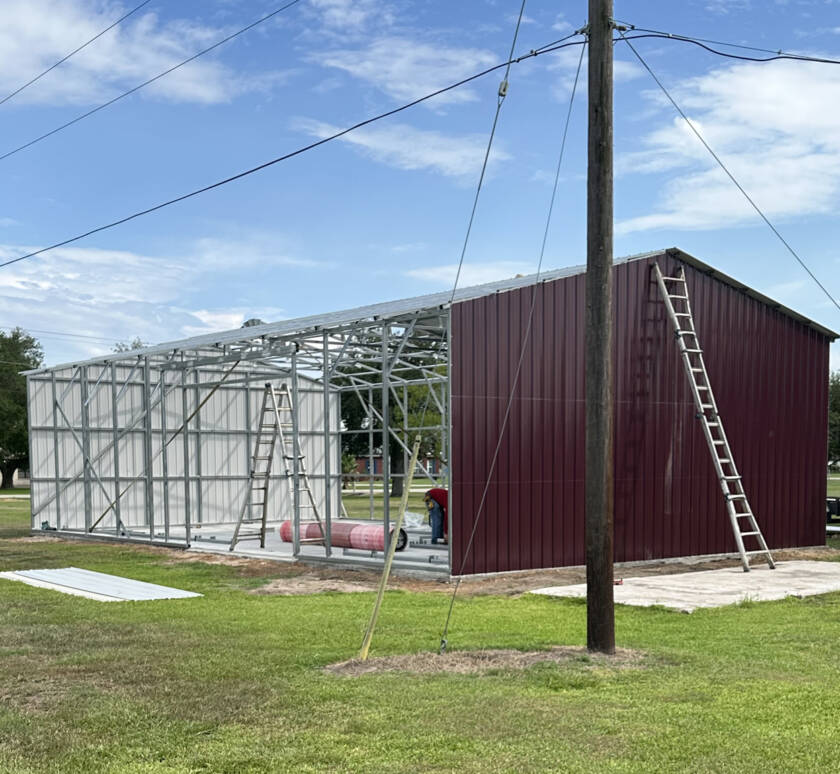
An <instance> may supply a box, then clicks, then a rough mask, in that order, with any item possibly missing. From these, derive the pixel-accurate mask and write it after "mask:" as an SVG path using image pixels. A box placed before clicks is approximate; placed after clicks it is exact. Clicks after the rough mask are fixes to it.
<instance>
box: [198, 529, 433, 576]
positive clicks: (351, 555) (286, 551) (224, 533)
mask: <svg viewBox="0 0 840 774" xmlns="http://www.w3.org/2000/svg"><path fill="white" fill-rule="evenodd" d="M407 532H408V533H409V540H410V541H411V544H410V545H409V546H408V547H407V548H406V549H405V550H404V551H399V552H397V553H396V554H395V555H394V568H395V569H397V570H401V569H402V570H409V571H412V572H420V573H429V574H434V575H440V574H445V573H448V571H449V547H448V546H445V545H438V546H434V547H433V546H431V545H423V546H420V545H416V542H417V541H419V540H420V539H422V538H431V534H432V532H431V529H430V528H429V527H425V529H420V530H407ZM232 537H233V525H224V526H218V525H217V526H212V527H198V526H196V527H193V534H192V543H191V545H190V548H189V549H188V550H190V551H197V552H203V553H217V554H222V555H226V556H244V557H248V558H249V559H268V560H271V561H276V562H297V561H298V560H297V559H296V558H295V557H294V555H293V554H292V544H291V543H286V542H284V541H283V540H281V539H280V535H279V534H278V531H277V529H276V528H275V527H272V528H271V529H269V530H268V531H267V532H266V541H265V548H260V544H259V541H258V540H246V541H242V542H240V543H237V545H236V548H235V549H234V550H233V551H230V550H229V547H230V540H231V538H232ZM300 556H301V559H302V560H303V561H309V562H319V561H323V560H324V548H323V546H321V545H304V546H301V553H300ZM331 562H333V563H336V564H339V565H340V564H342V563H344V564H347V566H357V567H366V568H368V569H371V570H375V571H377V572H378V571H381V570H382V565H383V562H384V556H383V553H382V552H381V551H375V552H371V551H361V550H357V549H349V548H334V549H333V556H332V559H331Z"/></svg>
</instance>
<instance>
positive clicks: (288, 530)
mask: <svg viewBox="0 0 840 774" xmlns="http://www.w3.org/2000/svg"><path fill="white" fill-rule="evenodd" d="M278 531H279V532H280V538H281V539H282V540H283V542H284V543H291V542H293V540H292V522H291V521H284V522H282V523H281V524H280V529H279V530H278ZM393 535H394V527H393V526H391V536H392V537H393ZM321 537H322V534H321V527H320V525H319V524H318V522H316V521H302V522H301V523H300V539H301V540H318V539H319V538H321ZM330 542H331V543H332V545H333V546H335V547H336V548H358V549H360V550H362V551H384V550H385V527H384V525H382V524H380V523H376V522H374V523H365V522H358V521H347V520H346V519H341V520H339V521H334V522H332V525H331V529H330ZM407 545H408V535H407V534H406V533H405V530H404V529H400V532H399V535H397V548H396V550H397V551H402V550H403V549H404V548H405V547H406V546H407Z"/></svg>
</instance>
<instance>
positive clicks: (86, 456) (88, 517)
mask: <svg viewBox="0 0 840 774" xmlns="http://www.w3.org/2000/svg"><path fill="white" fill-rule="evenodd" d="M79 394H80V397H81V404H82V406H81V409H82V472H83V480H84V493H85V532H90V525H91V521H92V520H93V515H92V512H93V505H92V503H91V491H90V410H89V407H88V367H87V366H82V367H81V368H80V369H79Z"/></svg>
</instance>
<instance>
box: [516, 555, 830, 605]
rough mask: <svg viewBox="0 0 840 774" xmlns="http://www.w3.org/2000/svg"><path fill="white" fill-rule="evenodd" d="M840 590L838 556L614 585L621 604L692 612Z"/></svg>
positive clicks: (568, 591)
mask: <svg viewBox="0 0 840 774" xmlns="http://www.w3.org/2000/svg"><path fill="white" fill-rule="evenodd" d="M831 591H840V562H813V561H793V562H779V563H778V564H777V565H776V569H775V570H771V569H769V568H768V567H767V565H759V566H758V567H754V568H753V569H752V570H750V572H744V571H743V570H742V569H741V568H740V567H728V568H726V569H723V570H703V571H701V572H687V573H681V574H679V575H658V576H648V577H644V578H626V579H625V580H624V582H623V583H622V584H621V585H619V586H616V587H615V601H616V603H617V604H621V605H635V606H637V607H650V606H652V605H662V606H664V607H670V608H673V609H675V610H681V611H683V612H685V613H690V612H692V611H693V610H696V609H698V608H701V607H723V606H724V605H734V604H736V603H738V602H744V601H746V600H751V601H755V602H765V601H768V600H774V599H784V598H785V597H809V596H815V595H817V594H827V593H829V592H831ZM531 593H533V594H543V595H545V596H549V597H585V596H586V584H585V583H581V584H576V585H573V586H551V587H548V588H543V589H536V590H534V591H533V592H531Z"/></svg>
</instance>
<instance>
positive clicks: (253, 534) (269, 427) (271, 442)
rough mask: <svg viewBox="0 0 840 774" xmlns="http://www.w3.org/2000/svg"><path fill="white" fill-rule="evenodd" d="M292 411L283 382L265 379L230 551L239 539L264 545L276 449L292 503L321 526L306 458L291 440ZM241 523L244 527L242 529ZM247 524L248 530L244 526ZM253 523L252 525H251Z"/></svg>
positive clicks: (292, 428)
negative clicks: (255, 511) (306, 512)
mask: <svg viewBox="0 0 840 774" xmlns="http://www.w3.org/2000/svg"><path fill="white" fill-rule="evenodd" d="M295 419H296V417H295V414H294V406H293V405H292V395H291V392H290V391H289V387H288V385H286V384H283V385H281V386H280V387H279V388H277V389H275V388H274V385H272V384H271V383H267V384H266V385H265V392H264V393H263V400H262V408H261V409H260V414H259V427H258V431H257V438H256V441H255V443H254V453H253V454H252V455H251V470H250V474H249V476H248V491H247V492H246V494H245V501H244V502H243V503H242V509H241V510H240V512H239V519H238V521H237V523H236V529H234V531H233V538H232V539H231V541H230V548H229V550H231V551H233V549H234V547H235V546H236V544H237V543H238V542H240V541H242V540H259V541H260V548H265V535H266V529H267V525H268V522H269V518H268V493H269V486H270V484H271V468H272V464H273V462H274V457H275V452H276V451H277V450H278V447H279V452H280V460H281V462H282V464H283V470H282V475H283V477H284V478H285V480H286V481H287V482H288V485H289V489H290V494H291V497H292V503H293V507H296V508H297V509H298V512H300V511H301V510H309V511H311V512H312V516H313V518H314V519H315V521H317V522H318V526H319V527H320V528H321V535H323V534H324V527H323V525H322V524H321V515H320V513H319V512H318V506H317V504H316V503H315V496H314V495H313V494H312V487H311V486H310V485H309V476H308V475H307V472H306V460H305V458H304V456H303V454H301V450H300V441H298V442H297V443H295V441H294V438H295V433H294V428H295V424H296V422H295ZM254 508H258V509H259V515H258V516H254V515H253V509H254ZM243 526H245V527H246V530H245V531H243V530H242V528H243ZM249 526H250V527H251V529H250V530H249V529H248V527H249ZM254 526H256V529H254V528H253V527H254ZM301 542H302V543H322V542H323V538H313V539H309V540H302V541H301Z"/></svg>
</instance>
